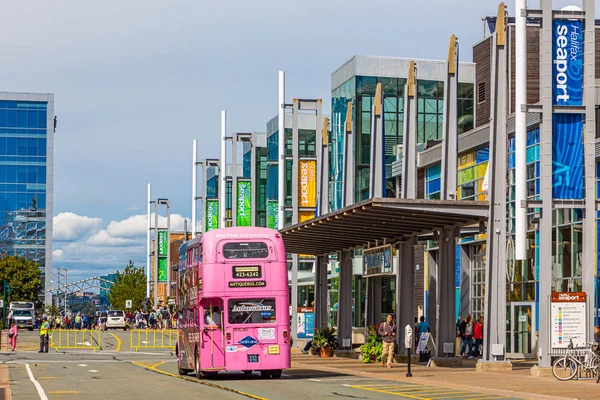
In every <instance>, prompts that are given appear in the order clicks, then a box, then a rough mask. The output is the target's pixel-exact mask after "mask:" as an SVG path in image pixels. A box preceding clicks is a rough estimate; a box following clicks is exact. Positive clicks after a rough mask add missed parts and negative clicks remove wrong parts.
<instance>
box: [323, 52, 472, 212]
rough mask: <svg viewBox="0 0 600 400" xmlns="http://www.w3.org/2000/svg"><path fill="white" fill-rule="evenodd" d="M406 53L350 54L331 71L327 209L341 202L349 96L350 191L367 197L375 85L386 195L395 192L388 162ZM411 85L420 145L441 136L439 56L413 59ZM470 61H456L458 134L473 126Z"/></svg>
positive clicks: (394, 146)
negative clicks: (351, 137) (352, 176)
mask: <svg viewBox="0 0 600 400" xmlns="http://www.w3.org/2000/svg"><path fill="white" fill-rule="evenodd" d="M410 61H411V59H408V58H406V59H405V58H393V57H365V56H355V57H353V58H351V59H350V60H348V61H347V62H346V63H345V64H344V65H343V66H342V67H340V68H339V69H338V70H337V71H335V72H334V73H333V74H332V75H331V110H332V111H331V130H332V133H331V136H330V141H329V148H330V149H331V150H330V151H331V157H330V182H329V184H330V193H331V203H330V207H331V209H332V210H337V209H339V208H341V206H342V195H341V194H342V186H343V167H344V137H345V127H344V122H345V119H346V113H347V110H348V103H349V102H350V101H352V104H353V106H352V120H353V122H354V137H355V138H356V139H355V145H354V154H355V160H356V165H355V193H354V201H355V202H358V201H362V200H365V199H367V198H368V197H369V179H370V171H371V166H370V162H371V150H370V148H371V113H372V106H373V99H374V97H375V89H376V87H377V84H378V83H381V86H382V91H383V112H384V135H385V159H386V161H385V164H386V188H385V191H384V193H385V196H386V197H396V195H397V193H396V191H397V190H396V187H397V185H396V179H395V178H396V177H395V176H394V174H393V173H392V164H393V163H394V162H395V161H396V158H397V155H398V154H397V152H398V145H401V144H402V138H403V126H404V87H405V85H406V80H407V78H408V72H409V71H408V68H409V64H410ZM415 61H416V63H417V68H418V71H417V73H416V89H417V121H418V126H417V135H418V143H419V144H422V145H423V147H427V146H428V145H431V144H435V143H437V142H438V141H439V140H441V138H442V129H443V127H442V124H443V114H444V80H445V75H446V72H445V65H446V64H445V62H443V61H434V60H415ZM474 79H475V66H474V64H472V63H461V64H460V68H459V85H458V125H459V134H460V133H463V132H466V131H468V130H470V129H472V128H473V115H474V103H473V85H474Z"/></svg>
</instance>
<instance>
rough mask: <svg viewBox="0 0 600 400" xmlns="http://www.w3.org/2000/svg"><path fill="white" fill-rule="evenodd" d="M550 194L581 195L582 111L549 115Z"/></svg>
mask: <svg viewBox="0 0 600 400" xmlns="http://www.w3.org/2000/svg"><path fill="white" fill-rule="evenodd" d="M552 197H553V198H555V199H582V198H583V114H558V113H557V114H553V115H552Z"/></svg>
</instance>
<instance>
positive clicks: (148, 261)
mask: <svg viewBox="0 0 600 400" xmlns="http://www.w3.org/2000/svg"><path fill="white" fill-rule="evenodd" d="M150 186H151V185H150V184H148V213H147V214H148V229H147V231H146V298H150V279H152V277H151V273H150V265H151V263H152V256H151V254H150V252H151V251H152V249H151V248H150V246H151V245H152V243H151V241H150V229H151V228H152V223H151V220H150V218H151V214H150V204H151V202H152V201H151V200H150V199H151V197H150Z"/></svg>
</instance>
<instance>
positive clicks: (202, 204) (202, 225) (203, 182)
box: [192, 160, 208, 239]
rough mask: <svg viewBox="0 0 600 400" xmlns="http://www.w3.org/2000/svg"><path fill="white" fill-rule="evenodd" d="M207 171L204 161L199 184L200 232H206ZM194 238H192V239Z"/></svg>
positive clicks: (206, 164)
mask: <svg viewBox="0 0 600 400" xmlns="http://www.w3.org/2000/svg"><path fill="white" fill-rule="evenodd" d="M207 169H208V163H207V162H206V160H204V161H203V162H202V180H201V181H200V184H201V185H202V190H201V191H200V193H202V200H200V209H201V211H202V212H201V213H200V215H201V217H200V232H201V233H204V232H206V170H207ZM193 238H194V236H192V239H193Z"/></svg>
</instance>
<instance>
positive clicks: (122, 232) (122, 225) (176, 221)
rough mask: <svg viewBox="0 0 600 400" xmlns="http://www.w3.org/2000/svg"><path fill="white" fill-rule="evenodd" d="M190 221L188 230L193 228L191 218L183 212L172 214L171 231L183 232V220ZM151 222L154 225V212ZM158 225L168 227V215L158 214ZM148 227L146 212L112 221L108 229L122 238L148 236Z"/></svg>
mask: <svg viewBox="0 0 600 400" xmlns="http://www.w3.org/2000/svg"><path fill="white" fill-rule="evenodd" d="M184 220H187V221H188V227H187V229H188V231H190V230H191V229H192V225H191V222H190V221H191V220H190V219H189V218H185V217H183V216H182V215H181V214H171V231H180V232H183V221H184ZM150 223H151V224H152V227H154V213H152V215H151V216H150ZM158 226H159V227H160V228H166V227H167V217H164V216H162V215H159V216H158ZM147 229H148V218H147V216H146V215H145V214H142V215H132V216H131V217H129V218H126V219H124V220H121V221H110V223H109V224H108V227H107V228H106V231H107V232H108V233H109V234H110V235H111V236H113V237H121V238H138V237H146V232H147Z"/></svg>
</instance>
